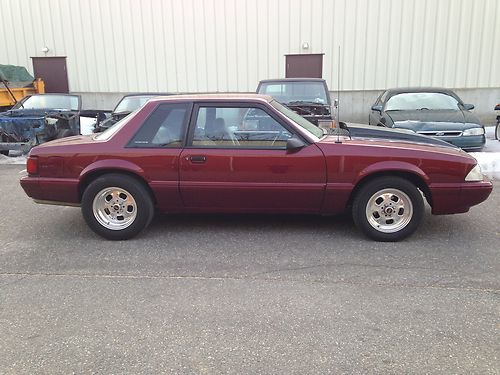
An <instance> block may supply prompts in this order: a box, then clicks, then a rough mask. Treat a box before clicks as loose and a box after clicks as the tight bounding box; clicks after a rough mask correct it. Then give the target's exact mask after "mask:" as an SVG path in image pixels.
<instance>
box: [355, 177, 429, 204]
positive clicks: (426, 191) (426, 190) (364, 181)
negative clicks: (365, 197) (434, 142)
mask: <svg viewBox="0 0 500 375" xmlns="http://www.w3.org/2000/svg"><path fill="white" fill-rule="evenodd" d="M387 176H394V177H400V178H404V179H405V180H407V181H410V182H411V183H413V184H414V185H415V186H416V187H417V188H418V189H419V190H420V191H422V193H424V196H425V199H426V201H427V203H429V205H430V206H431V207H432V195H431V191H430V190H429V187H428V186H427V184H426V183H425V181H424V180H423V179H422V178H421V177H420V176H419V175H416V174H414V173H412V172H405V171H388V172H375V173H373V174H370V175H368V176H365V177H363V178H362V179H361V180H360V181H358V183H357V184H356V186H355V187H354V189H353V190H352V192H351V195H350V196H349V200H348V201H347V207H351V206H352V202H353V200H354V198H355V197H356V195H357V193H358V191H359V190H360V189H361V188H362V187H363V186H364V185H366V184H367V183H368V182H370V181H372V180H374V179H376V178H379V177H387Z"/></svg>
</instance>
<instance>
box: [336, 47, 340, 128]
mask: <svg viewBox="0 0 500 375" xmlns="http://www.w3.org/2000/svg"><path fill="white" fill-rule="evenodd" d="M337 71H338V72H337V75H338V77H337V121H338V123H339V124H338V125H339V127H340V44H339V59H338V69H337Z"/></svg>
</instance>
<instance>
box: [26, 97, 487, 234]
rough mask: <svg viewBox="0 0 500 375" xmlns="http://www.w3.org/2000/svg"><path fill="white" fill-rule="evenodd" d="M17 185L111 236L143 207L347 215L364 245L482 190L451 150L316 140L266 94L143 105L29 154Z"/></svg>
mask: <svg viewBox="0 0 500 375" xmlns="http://www.w3.org/2000/svg"><path fill="white" fill-rule="evenodd" d="M27 172H28V175H27V176H25V177H23V178H22V179H21V186H22V187H23V189H24V190H25V192H26V193H27V194H28V196H30V197H32V198H33V199H34V200H35V201H36V202H37V203H52V204H54V203H55V204H60V205H74V206H75V205H76V206H81V210H82V213H83V217H84V219H85V221H86V222H87V224H88V225H89V226H90V228H92V229H93V230H94V231H95V232H96V233H97V234H99V235H101V236H103V237H105V238H108V239H112V240H119V239H128V238H131V237H133V236H135V235H137V234H138V233H139V232H141V231H142V230H143V229H144V228H146V227H147V226H148V224H149V223H150V222H151V220H152V219H153V216H154V213H155V210H157V211H160V212H165V213H174V212H193V213H194V212H235V213H250V212H253V213H255V212H258V213H294V214H296V213H308V214H310V213H314V214H321V215H332V214H337V213H341V212H345V211H348V210H350V211H352V216H353V219H354V222H355V224H356V225H357V226H358V227H359V229H360V230H361V231H362V232H363V233H365V234H366V235H367V236H369V237H371V238H372V239H375V240H379V241H397V240H401V239H403V238H405V237H407V236H408V235H410V234H411V233H413V232H414V231H415V230H416V228H417V227H418V225H419V223H420V221H421V220H422V217H423V215H424V199H425V200H426V201H427V202H428V204H429V205H430V206H431V207H432V213H434V214H453V213H461V212H467V211H468V210H469V208H470V207H471V206H474V205H476V204H478V203H481V202H483V201H484V200H485V199H486V198H487V197H488V196H489V194H490V193H491V190H492V184H491V182H489V181H487V180H486V179H485V178H484V177H483V175H482V173H481V170H480V167H479V165H478V164H477V163H476V160H475V159H474V158H473V157H471V156H470V155H468V154H467V153H465V152H463V151H461V150H460V149H457V148H450V147H441V146H438V145H430V144H425V143H412V142H405V141H394V140H393V141H384V140H381V139H369V138H365V139H351V138H350V137H349V136H342V135H340V134H336V135H333V134H328V131H327V130H324V129H320V128H318V127H316V126H314V125H312V124H311V123H310V122H308V121H307V120H305V119H304V118H302V117H301V116H299V115H297V114H296V113H295V112H293V111H291V110H290V109H288V108H286V107H284V106H283V105H281V104H279V103H278V102H277V101H275V100H273V99H272V98H271V97H269V96H262V95H255V94H246V95H190V96H189V95H185V96H184V95H181V96H170V97H159V98H154V99H151V100H150V101H149V102H148V103H146V104H145V105H144V106H143V107H141V108H140V109H138V110H137V111H135V112H133V113H131V114H130V115H129V116H127V117H125V118H124V119H122V120H121V121H119V122H117V123H116V124H115V125H113V126H112V127H110V128H109V129H107V130H106V131H104V132H102V133H99V134H93V135H88V136H74V137H69V138H65V139H59V140H55V141H52V142H49V143H45V144H42V145H40V146H37V147H35V148H33V149H32V150H31V152H30V154H29V157H28V160H27Z"/></svg>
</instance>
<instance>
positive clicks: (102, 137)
mask: <svg viewBox="0 0 500 375" xmlns="http://www.w3.org/2000/svg"><path fill="white" fill-rule="evenodd" d="M137 112H138V111H137V110H135V111H134V112H132V113H130V114H129V115H127V116H125V117H124V118H122V119H121V120H120V121H117V122H116V123H115V124H113V125H111V126H110V127H109V128H107V129H106V130H105V131H103V132H102V133H99V134H97V135H96V136H95V137H94V139H96V140H98V141H106V140H108V139H110V138H111V137H112V136H113V135H115V134H116V133H117V132H118V131H119V130H120V129H121V128H123V126H124V125H125V124H126V123H127V122H129V120H130V119H131V118H132V117H134V116H135V114H136V113H137Z"/></svg>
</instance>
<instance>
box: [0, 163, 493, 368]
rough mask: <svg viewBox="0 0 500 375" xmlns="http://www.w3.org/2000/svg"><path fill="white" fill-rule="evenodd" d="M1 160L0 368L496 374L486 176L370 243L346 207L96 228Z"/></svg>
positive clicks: (18, 168)
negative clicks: (454, 206)
mask: <svg viewBox="0 0 500 375" xmlns="http://www.w3.org/2000/svg"><path fill="white" fill-rule="evenodd" d="M22 169H23V166H22V165H1V166H0V210H1V215H0V241H1V242H0V373H1V374H35V373H50V374H58V373H61V374H68V373H103V374H104V373H106V374H107V373H120V374H121V373H148V374H149V373H151V374H158V373H175V374H184V373H186V374H220V373H229V374H244V373H245V374H246V373H252V374H253V373H257V374H258V373H261V374H291V373H296V374H306V373H311V374H326V373H334V374H339V373H349V374H351V373H363V374H365V373H384V374H387V373H388V374H401V373H409V374H421V373H436V374H437V373H439V374H442V373H454V374H498V373H499V372H500V361H499V353H500V345H499V343H500V340H499V339H498V338H499V337H500V336H499V329H500V324H499V321H500V320H499V317H500V313H499V311H500V310H499V307H500V304H499V302H500V299H499V291H500V263H499V260H500V257H499V254H500V241H499V240H500V219H499V217H498V213H499V212H500V186H499V185H500V182H498V181H496V182H495V184H496V187H495V189H494V191H493V193H492V196H491V197H490V198H489V200H488V201H486V202H485V203H483V204H481V205H479V206H476V207H474V208H472V209H471V211H470V212H469V213H466V214H460V215H452V216H432V215H431V214H430V212H429V210H427V213H426V215H425V217H424V221H423V223H422V225H421V227H420V228H419V229H418V231H417V233H415V234H414V235H413V236H412V237H411V238H409V239H407V240H405V241H403V242H399V243H377V242H372V241H370V240H368V239H366V238H364V237H363V236H362V235H361V234H360V233H359V232H358V231H357V230H356V229H355V228H354V225H353V224H352V221H351V219H350V218H349V217H347V216H337V217H314V216H261V215H250V216H242V215H194V216H189V215H175V216H160V217H157V218H156V219H155V221H154V223H153V224H152V225H151V227H150V228H149V229H148V230H147V231H145V232H144V233H143V234H141V235H140V236H139V237H137V238H135V239H133V240H129V241H121V242H111V241H106V240H103V239H101V238H99V237H97V236H96V235H95V234H94V233H93V232H92V231H91V230H90V229H89V228H88V227H87V226H86V224H85V223H84V220H83V218H82V216H81V213H80V210H79V209H78V208H69V207H58V206H44V205H36V204H35V203H33V202H32V201H31V200H30V199H29V198H27V197H26V195H25V194H24V192H23V191H22V189H21V188H20V186H19V183H18V180H19V176H20V173H19V172H20V171H21V170H22Z"/></svg>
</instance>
